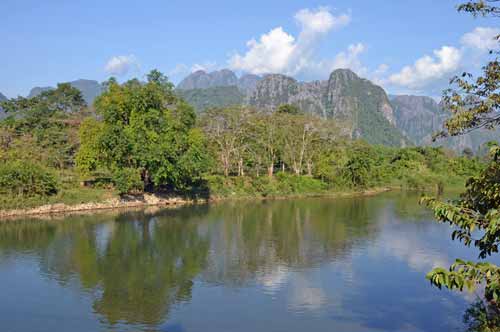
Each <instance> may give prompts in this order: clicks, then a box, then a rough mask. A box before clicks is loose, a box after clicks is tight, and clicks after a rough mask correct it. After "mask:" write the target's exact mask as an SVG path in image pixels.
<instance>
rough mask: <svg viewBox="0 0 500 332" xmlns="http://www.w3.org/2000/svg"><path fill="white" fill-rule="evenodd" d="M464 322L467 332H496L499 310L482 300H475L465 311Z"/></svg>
mask: <svg viewBox="0 0 500 332" xmlns="http://www.w3.org/2000/svg"><path fill="white" fill-rule="evenodd" d="M464 323H465V324H466V325H467V331H468V332H498V330H499V328H498V327H499V326H500V311H499V309H498V308H496V307H494V306H491V305H487V304H484V302H483V301H477V302H475V303H474V304H473V305H472V306H471V307H470V308H468V309H467V311H466V312H465V315H464Z"/></svg>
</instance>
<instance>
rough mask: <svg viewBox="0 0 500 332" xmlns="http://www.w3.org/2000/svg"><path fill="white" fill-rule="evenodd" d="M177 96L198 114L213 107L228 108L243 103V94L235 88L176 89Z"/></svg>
mask: <svg viewBox="0 0 500 332" xmlns="http://www.w3.org/2000/svg"><path fill="white" fill-rule="evenodd" d="M176 93H177V95H179V96H180V97H182V98H183V99H184V100H186V101H187V102H188V103H189V104H190V105H191V106H193V107H194V108H195V109H196V110H197V111H198V112H203V111H205V110H207V109H209V108H214V107H228V106H235V105H241V104H244V103H245V94H244V93H242V92H241V91H240V90H239V89H238V88H237V87H236V86H218V87H211V88H207V89H190V90H183V89H177V90H176Z"/></svg>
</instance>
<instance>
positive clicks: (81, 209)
mask: <svg viewBox="0 0 500 332" xmlns="http://www.w3.org/2000/svg"><path fill="white" fill-rule="evenodd" d="M397 189H398V188H396V187H380V188H370V189H364V190H353V191H339V192H334V191H331V192H318V193H307V194H289V195H276V196H262V195H258V196H241V195H240V196H214V197H211V198H209V199H187V198H182V197H176V196H162V195H158V194H144V195H138V196H126V197H119V198H111V199H107V200H105V201H102V202H88V203H81V204H64V203H55V204H45V205H41V206H38V207H33V208H27V209H8V210H0V219H17V218H21V217H26V216H46V215H56V214H61V215H64V214H80V213H82V214H87V213H91V212H97V211H101V210H118V209H124V210H126V209H137V208H146V207H155V206H156V207H178V206H184V205H189V204H204V203H209V202H212V203H217V202H223V201H231V200H279V199H292V198H305V197H323V198H325V197H331V198H338V197H357V196H373V195H377V194H380V193H383V192H388V191H391V190H397Z"/></svg>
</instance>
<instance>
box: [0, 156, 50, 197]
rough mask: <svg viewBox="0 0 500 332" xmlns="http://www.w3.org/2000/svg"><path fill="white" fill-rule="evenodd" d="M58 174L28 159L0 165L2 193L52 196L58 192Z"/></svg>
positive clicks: (0, 189)
mask: <svg viewBox="0 0 500 332" xmlns="http://www.w3.org/2000/svg"><path fill="white" fill-rule="evenodd" d="M57 191H58V182H57V180H56V176H55V175H54V174H53V173H52V172H50V171H49V170H47V169H45V168H44V167H42V166H40V165H38V164H35V163H32V162H27V161H10V162H6V163H4V164H3V165H0V193H2V194H6V195H11V196H24V197H33V196H50V195H54V194H57Z"/></svg>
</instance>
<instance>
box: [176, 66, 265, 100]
mask: <svg viewBox="0 0 500 332" xmlns="http://www.w3.org/2000/svg"><path fill="white" fill-rule="evenodd" d="M260 79H261V77H260V76H257V75H253V74H245V75H243V76H241V77H240V78H238V77H237V76H236V74H235V73H234V72H233V71H231V70H229V69H221V70H216V71H213V72H210V73H207V72H206V71H204V70H197V71H195V72H193V73H191V74H189V75H188V76H186V77H185V78H184V79H183V80H182V81H180V82H179V84H177V87H176V88H177V90H196V89H208V88H216V87H228V86H235V87H237V88H238V89H240V91H241V92H242V93H245V94H248V93H250V92H251V91H252V90H253V89H254V88H255V86H256V85H257V82H258V81H259V80H260Z"/></svg>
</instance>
